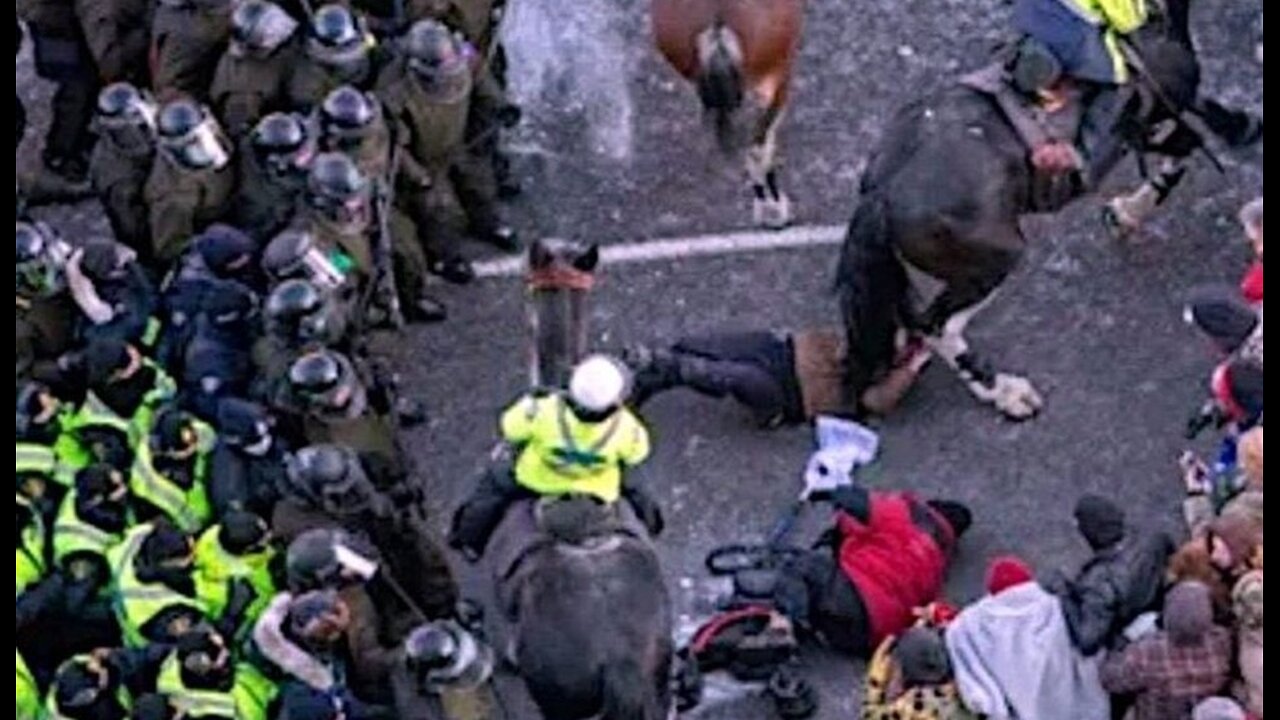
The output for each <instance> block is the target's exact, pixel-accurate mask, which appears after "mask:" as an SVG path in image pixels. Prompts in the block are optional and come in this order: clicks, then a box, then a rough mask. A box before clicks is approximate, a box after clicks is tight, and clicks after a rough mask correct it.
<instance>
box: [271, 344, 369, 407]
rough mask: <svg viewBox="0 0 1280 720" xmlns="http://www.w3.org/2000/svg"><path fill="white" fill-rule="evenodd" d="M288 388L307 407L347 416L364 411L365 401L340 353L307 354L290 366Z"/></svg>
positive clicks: (348, 362)
mask: <svg viewBox="0 0 1280 720" xmlns="http://www.w3.org/2000/svg"><path fill="white" fill-rule="evenodd" d="M289 387H290V388H291V389H292V390H293V392H295V393H296V394H297V395H298V396H299V397H300V398H301V399H302V400H303V401H304V402H305V403H306V404H307V406H308V407H310V408H313V409H315V410H319V411H322V412H341V413H345V414H347V415H350V416H356V415H359V414H360V413H361V412H363V411H364V407H365V401H366V398H365V397H364V387H363V386H362V385H361V384H360V378H359V377H357V376H356V371H355V368H354V367H352V365H351V361H350V360H349V359H347V357H346V356H345V355H343V354H342V353H339V352H336V351H334V350H328V349H322V350H314V351H312V352H309V353H307V354H305V355H303V356H302V357H300V358H298V359H297V360H295V361H294V362H293V365H291V366H290V367H289Z"/></svg>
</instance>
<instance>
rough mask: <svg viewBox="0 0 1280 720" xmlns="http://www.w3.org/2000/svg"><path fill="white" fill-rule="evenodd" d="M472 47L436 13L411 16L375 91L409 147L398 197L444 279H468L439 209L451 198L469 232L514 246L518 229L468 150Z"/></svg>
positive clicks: (467, 267)
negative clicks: (504, 217) (401, 49)
mask: <svg viewBox="0 0 1280 720" xmlns="http://www.w3.org/2000/svg"><path fill="white" fill-rule="evenodd" d="M469 53H470V50H469V49H468V46H466V45H465V44H464V43H463V42H462V41H460V40H459V39H458V38H457V37H456V36H454V35H453V34H452V33H450V32H449V30H448V29H447V28H445V27H444V26H443V25H441V24H440V23H439V22H436V21H434V20H420V21H418V22H416V23H414V24H413V26H412V27H411V28H410V29H409V32H408V35H407V37H406V38H405V56H404V57H403V58H400V59H397V61H396V62H394V63H392V64H391V65H389V66H388V67H387V68H386V69H385V70H384V71H383V73H382V74H381V75H380V77H379V78H378V94H379V97H381V98H382V99H383V100H384V101H385V102H386V103H387V105H388V107H389V108H390V111H391V115H392V117H393V118H394V120H395V123H396V125H395V127H396V134H397V136H398V137H399V138H401V139H402V140H401V142H403V143H404V145H405V148H406V150H407V152H406V153H405V157H404V158H403V159H402V160H401V164H400V177H399V179H400V181H401V184H400V186H399V188H398V190H399V191H400V192H399V195H398V199H399V202H400V203H401V205H402V206H403V207H404V208H405V210H406V212H407V213H408V214H409V216H410V217H411V218H412V219H413V221H414V222H415V223H417V225H418V232H419V238H420V239H421V241H422V242H423V245H424V249H425V250H426V251H427V255H428V257H429V259H430V261H431V265H430V267H431V270H432V271H433V272H436V273H437V274H439V275H440V276H441V277H443V278H444V279H446V280H448V281H450V282H455V283H465V282H469V281H470V280H471V279H472V278H473V277H474V271H473V270H472V268H471V266H470V263H469V262H467V261H466V260H465V259H464V258H463V257H462V256H461V254H460V252H459V249H458V238H457V237H455V236H454V235H453V232H452V230H451V229H450V228H448V227H447V226H446V225H444V224H443V223H442V212H441V210H447V208H448V207H449V206H450V205H451V204H452V203H453V202H454V201H456V202H457V203H458V204H460V205H461V208H462V210H463V212H464V213H465V215H466V217H467V223H468V227H469V230H470V232H471V234H472V235H474V236H475V237H476V238H478V239H481V240H484V241H486V242H490V243H492V244H494V245H495V246H497V247H499V248H502V249H504V250H515V249H517V248H518V247H519V242H518V240H517V238H516V235H515V232H514V231H513V230H512V229H511V228H510V227H509V226H507V225H505V224H503V223H502V221H501V219H500V218H499V215H498V210H497V198H496V188H495V187H493V184H492V182H491V180H492V178H491V177H488V174H487V170H488V169H487V168H486V167H484V163H482V162H477V160H476V158H475V157H473V156H471V155H469V154H468V153H467V152H466V129H467V114H468V108H469V106H470V102H471V100H470V98H471V92H472V69H471V64H470V56H469Z"/></svg>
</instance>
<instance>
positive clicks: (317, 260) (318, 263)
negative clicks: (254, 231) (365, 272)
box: [262, 228, 344, 289]
mask: <svg viewBox="0 0 1280 720" xmlns="http://www.w3.org/2000/svg"><path fill="white" fill-rule="evenodd" d="M262 271H263V272H264V273H266V275H267V277H269V278H271V280H272V281H274V282H281V281H284V280H291V279H299V280H309V281H311V282H312V283H314V284H315V285H316V287H319V288H325V289H334V288H337V287H338V286H340V285H342V284H343V282H344V275H343V273H342V270H340V269H339V268H338V267H337V266H336V265H335V264H334V263H333V262H332V260H330V259H329V257H328V256H326V254H325V253H324V251H323V250H322V249H321V248H320V247H319V246H317V245H316V239H315V236H313V235H312V234H311V233H309V232H307V231H305V230H300V229H297V228H289V229H286V230H284V231H283V232H281V233H280V234H279V235H277V236H275V237H274V238H272V239H271V242H269V243H267V247H266V249H265V250H264V251H263V252H262Z"/></svg>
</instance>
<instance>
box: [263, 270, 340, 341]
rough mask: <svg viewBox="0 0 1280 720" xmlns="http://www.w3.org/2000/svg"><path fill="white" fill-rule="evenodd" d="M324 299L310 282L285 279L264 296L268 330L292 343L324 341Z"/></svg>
mask: <svg viewBox="0 0 1280 720" xmlns="http://www.w3.org/2000/svg"><path fill="white" fill-rule="evenodd" d="M325 310H326V308H325V297H324V294H323V293H322V292H321V291H320V289H319V288H317V287H316V286H315V285H314V284H313V283H312V282H311V281H309V280H302V279H293V280H285V281H284V282H282V283H280V284H279V285H277V286H275V288H273V289H272V290H271V294H270V295H268V296H267V307H266V316H267V324H268V330H269V331H270V332H271V333H272V334H273V335H276V336H278V337H282V338H285V339H287V340H289V341H291V342H295V343H306V342H312V341H314V342H321V343H323V342H324V341H325V340H326V339H327V338H326V333H325V330H326V328H325V326H326V324H327V323H326V319H325V314H326V313H325Z"/></svg>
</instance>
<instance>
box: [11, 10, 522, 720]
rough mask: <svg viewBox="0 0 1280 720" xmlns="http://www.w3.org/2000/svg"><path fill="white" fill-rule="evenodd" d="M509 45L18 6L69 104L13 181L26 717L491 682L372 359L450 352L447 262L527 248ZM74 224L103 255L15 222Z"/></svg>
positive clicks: (432, 18) (471, 28) (351, 28)
mask: <svg viewBox="0 0 1280 720" xmlns="http://www.w3.org/2000/svg"><path fill="white" fill-rule="evenodd" d="M384 5H385V6H384ZM500 14H501V7H500V6H499V4H497V3H492V2H447V1H445V2H431V1H422V2H413V1H411V2H408V3H391V4H383V3H376V2H375V3H364V4H360V3H357V4H355V5H354V6H353V5H349V4H346V3H336V4H326V5H320V6H318V7H312V6H311V5H310V4H308V3H306V2H303V3H300V4H298V3H291V2H287V1H286V2H283V3H279V4H278V3H274V2H269V1H265V0H245V2H235V3H233V2H205V1H203V0H200V1H197V2H186V1H184V0H177V1H175V2H168V1H166V2H161V3H150V2H146V1H144V0H137V1H134V0H119V1H116V0H110V1H108V2H101V3H66V2H62V1H61V0H30V1H26V0H24V1H23V2H19V3H18V5H17V16H18V18H19V19H20V20H21V21H22V25H20V26H19V27H18V29H17V32H18V35H17V37H18V42H19V43H21V42H22V38H23V31H24V30H25V31H26V34H27V37H29V38H30V40H31V42H32V44H33V56H34V59H35V67H36V72H37V74H38V75H39V76H40V77H42V78H43V79H45V80H48V81H50V82H52V83H53V85H54V94H53V99H52V112H51V122H50V124H49V127H48V128H47V132H46V133H45V137H44V143H43V152H42V154H41V158H40V164H39V165H40V167H39V168H38V169H37V171H36V172H35V173H34V174H30V173H27V174H24V173H22V172H19V176H18V198H17V200H18V208H17V226H16V227H17V230H16V245H17V289H16V292H17V310H16V317H15V324H16V343H15V357H16V378H17V385H16V404H17V426H16V434H17V439H16V442H17V452H16V456H17V457H16V462H17V478H18V479H17V488H16V496H15V498H16V499H15V513H16V518H17V529H16V531H15V538H16V555H17V568H16V573H17V574H16V589H15V598H16V616H17V620H16V622H17V630H16V645H17V647H16V664H17V668H16V672H17V693H16V698H15V703H16V714H17V717H19V718H21V719H22V720H30V719H34V718H70V719H72V720H112V719H117V718H118V719H123V718H149V719H155V720H160V719H164V718H178V717H189V718H194V717H200V718H229V719H233V720H255V719H261V720H267V719H268V718H288V719H289V720H329V719H330V718H334V719H336V718H348V719H351V718H375V717H384V718H418V717H421V718H438V717H446V715H445V714H444V713H445V708H447V707H448V706H449V705H450V703H451V700H450V698H451V697H453V695H455V694H457V693H465V692H468V691H470V690H472V689H474V687H475V686H476V685H478V684H480V683H481V682H482V681H483V680H484V679H485V678H486V677H487V673H488V669H487V668H488V666H489V664H490V660H489V659H488V658H489V655H488V653H487V650H485V649H484V645H483V643H482V641H481V640H480V637H479V634H478V632H477V630H478V627H479V625H478V612H477V608H476V607H475V606H474V605H471V604H469V603H467V602H465V601H462V600H461V599H460V598H459V596H458V589H457V586H456V583H455V580H454V576H453V573H452V571H451V569H450V567H449V564H448V561H447V559H446V557H445V555H444V552H443V551H442V548H441V546H440V544H439V542H438V541H437V539H436V538H435V537H434V536H433V533H432V531H431V530H430V529H429V525H428V523H427V521H426V514H425V509H424V504H423V488H422V485H421V479H420V476H419V475H418V474H417V473H416V472H415V470H414V467H413V463H412V461H411V459H410V458H409V457H408V455H407V454H406V452H405V450H404V448H403V447H402V446H401V441H400V438H399V435H398V433H399V430H400V428H401V427H402V426H404V425H406V424H412V423H415V422H419V421H420V420H421V419H422V418H423V412H422V408H421V407H420V406H419V405H418V404H417V403H415V402H414V401H413V400H412V399H411V398H408V397H404V396H403V395H402V394H401V393H400V391H399V388H398V387H397V381H396V377H395V375H394V373H392V372H391V371H390V370H389V368H388V366H387V364H386V361H385V360H384V359H383V358H380V357H379V356H377V355H376V354H375V353H373V352H371V351H370V349H369V346H368V343H367V338H368V336H369V331H370V330H372V329H374V328H379V327H386V328H395V327H399V326H400V325H401V324H402V323H403V322H418V321H422V322H431V321H439V320H443V319H444V317H445V312H446V311H445V308H444V307H443V305H441V304H440V303H439V302H438V301H437V300H436V299H434V298H433V297H432V296H431V295H429V294H428V292H427V290H426V286H427V283H428V275H438V276H440V277H442V278H443V279H444V280H446V281H448V282H453V283H465V282H468V281H469V280H470V279H471V278H472V277H473V271H472V268H471V266H470V264H469V262H468V261H467V260H466V259H464V257H463V255H462V254H461V252H460V251H459V244H460V243H461V242H462V240H463V238H464V237H465V236H467V235H469V236H471V237H472V238H475V239H477V240H480V241H484V242H489V243H492V244H494V245H496V246H498V247H500V248H502V249H504V250H508V251H512V250H516V249H518V242H519V241H518V238H517V237H516V236H515V233H514V232H513V231H512V230H511V229H510V227H509V226H507V225H506V224H505V223H503V222H502V220H501V217H500V214H501V213H500V208H499V200H500V197H505V196H508V195H510V194H511V193H513V192H517V191H518V189H519V188H518V187H517V186H516V185H515V184H514V182H513V180H512V178H511V176H510V174H509V173H508V171H507V165H506V159H505V157H504V156H502V155H501V153H500V152H499V151H498V147H499V143H498V135H499V133H500V132H501V131H502V129H503V128H504V127H507V126H510V125H511V124H512V123H513V122H514V121H515V120H517V119H518V110H517V109H516V108H515V107H514V106H513V105H511V104H510V103H508V102H507V101H506V99H505V94H504V90H503V84H504V83H503V77H502V69H503V63H504V59H503V54H502V51H501V48H500V47H499V46H498V45H497V43H496V42H495V39H494V28H495V25H496V23H497V21H498V19H499V17H500ZM25 119H26V114H25V112H22V107H21V102H20V101H19V117H18V128H17V142H18V143H19V144H20V143H21V142H22V139H23V136H24V134H26V132H27V131H28V128H27V127H26V126H25ZM86 197H87V198H95V199H96V200H97V201H98V202H99V204H100V205H101V208H102V209H103V211H105V214H106V217H107V220H108V221H109V225H110V228H111V231H112V237H111V238H94V239H91V240H87V241H86V239H84V238H82V237H79V236H78V235H79V233H78V232H77V233H76V235H77V236H76V237H74V238H72V236H71V234H70V233H68V235H67V237H65V238H64V236H63V235H62V234H61V233H59V231H58V229H57V227H55V225H54V224H49V223H46V222H42V221H39V220H37V219H36V217H35V215H33V213H32V210H33V209H34V208H37V207H39V206H40V205H43V204H49V203H55V202H61V201H65V200H70V199H83V198H86Z"/></svg>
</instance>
